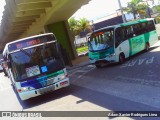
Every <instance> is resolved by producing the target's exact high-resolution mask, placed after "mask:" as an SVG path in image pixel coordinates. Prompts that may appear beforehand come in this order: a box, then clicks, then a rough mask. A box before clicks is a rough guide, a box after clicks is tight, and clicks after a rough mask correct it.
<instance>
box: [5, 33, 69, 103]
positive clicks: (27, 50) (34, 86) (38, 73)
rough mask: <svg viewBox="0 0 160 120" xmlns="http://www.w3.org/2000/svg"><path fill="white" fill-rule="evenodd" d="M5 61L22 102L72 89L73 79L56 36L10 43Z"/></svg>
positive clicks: (31, 38)
mask: <svg viewBox="0 0 160 120" xmlns="http://www.w3.org/2000/svg"><path fill="white" fill-rule="evenodd" d="M3 58H4V60H5V61H7V66H8V69H7V72H8V76H9V78H10V79H11V82H12V84H13V87H14V88H15V89H16V91H17V92H18V94H19V96H20V99H21V100H27V99H29V98H32V97H36V96H39V95H42V94H45V93H47V92H51V91H54V90H57V89H60V88H63V87H66V86H68V85H69V84H70V83H69V78H68V75H67V72H66V68H65V65H64V62H63V59H62V56H61V52H60V50H59V47H58V43H57V41H56V38H55V36H54V34H53V33H46V34H41V35H36V36H31V37H27V38H23V39H20V40H16V41H13V42H10V43H7V44H6V46H5V48H4V51H3Z"/></svg>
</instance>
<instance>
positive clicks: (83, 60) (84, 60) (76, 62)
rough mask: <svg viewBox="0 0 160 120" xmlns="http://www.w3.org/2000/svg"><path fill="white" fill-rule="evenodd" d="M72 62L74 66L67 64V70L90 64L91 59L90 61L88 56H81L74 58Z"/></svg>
mask: <svg viewBox="0 0 160 120" xmlns="http://www.w3.org/2000/svg"><path fill="white" fill-rule="evenodd" d="M72 64H73V66H72V67H71V66H66V68H67V71H70V70H73V69H76V68H79V67H83V66H86V65H90V61H89V58H88V56H81V57H78V58H76V59H75V60H72Z"/></svg>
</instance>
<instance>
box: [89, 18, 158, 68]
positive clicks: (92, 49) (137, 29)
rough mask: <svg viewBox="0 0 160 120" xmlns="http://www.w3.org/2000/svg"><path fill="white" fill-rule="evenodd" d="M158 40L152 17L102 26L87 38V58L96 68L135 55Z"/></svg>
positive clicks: (147, 48) (120, 61)
mask: <svg viewBox="0 0 160 120" xmlns="http://www.w3.org/2000/svg"><path fill="white" fill-rule="evenodd" d="M157 41H158V35H157V32H156V28H155V23H154V19H153V18H148V19H143V20H138V21H134V22H128V23H123V24H119V25H115V26H110V27H104V28H102V29H99V30H97V31H94V32H93V33H92V35H91V37H90V40H89V44H88V45H89V58H90V62H91V63H92V64H95V65H96V67H97V68H99V67H101V65H102V64H106V63H112V62H119V63H123V62H124V61H125V59H126V58H128V57H130V56H132V55H135V54H136V53H138V52H140V51H142V50H145V49H146V50H149V47H150V46H152V45H153V44H154V43H156V42H157Z"/></svg>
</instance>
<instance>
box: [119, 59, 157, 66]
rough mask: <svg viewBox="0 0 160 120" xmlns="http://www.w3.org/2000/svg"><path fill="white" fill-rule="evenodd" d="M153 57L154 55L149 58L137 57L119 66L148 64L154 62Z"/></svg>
mask: <svg viewBox="0 0 160 120" xmlns="http://www.w3.org/2000/svg"><path fill="white" fill-rule="evenodd" d="M154 58H155V57H151V58H148V59H147V58H142V59H137V60H130V61H128V62H127V63H125V64H123V65H122V66H120V68H125V67H133V66H135V65H139V66H140V65H143V64H146V65H149V64H152V63H153V62H154Z"/></svg>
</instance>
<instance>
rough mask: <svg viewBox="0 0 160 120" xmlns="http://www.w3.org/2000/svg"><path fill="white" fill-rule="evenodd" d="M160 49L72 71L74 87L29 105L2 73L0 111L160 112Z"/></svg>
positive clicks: (38, 98)
mask: <svg viewBox="0 0 160 120" xmlns="http://www.w3.org/2000/svg"><path fill="white" fill-rule="evenodd" d="M159 45H160V44H157V45H156V46H154V47H152V48H151V49H150V51H148V52H141V53H139V54H137V55H135V56H133V57H131V58H129V59H127V60H126V62H125V63H124V64H122V65H118V64H112V65H107V66H104V67H103V68H100V69H97V68H95V66H93V65H88V66H83V67H80V68H77V69H73V70H70V71H69V72H68V73H69V77H70V80H71V86H69V87H67V88H64V89H61V90H57V91H55V92H52V93H49V94H45V95H42V96H39V97H36V98H33V99H30V100H28V101H26V102H22V101H20V99H19V97H18V96H17V94H16V92H14V90H13V89H12V87H11V83H10V80H9V79H8V78H7V77H5V76H4V74H3V73H0V111H108V110H111V111H160V93H159V91H160V78H159V75H160V72H159V71H160V47H159ZM34 119H36V118H34ZM49 119H51V118H49ZM56 119H58V120H59V119H60V120H61V119H65V120H66V119H67V120H70V119H75V118H56ZM76 119H78V120H79V119H81V118H76ZM84 119H87V120H90V119H91V118H84ZM94 119H95V120H99V119H104V120H106V119H110V118H98V117H97V118H95V117H94V118H92V120H94ZM112 119H117V118H112ZM118 119H123V118H118ZM125 119H135V118H129V117H127V118H125ZM136 119H142V118H136ZM144 119H147V118H144ZM148 119H155V120H156V119H157V120H158V118H148ZM42 120H43V119H42Z"/></svg>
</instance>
